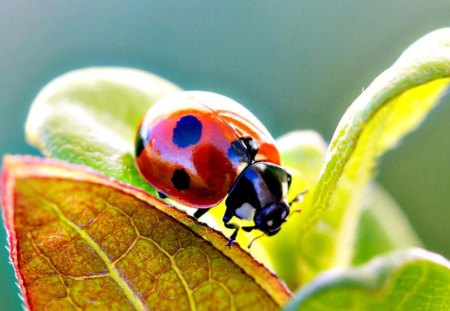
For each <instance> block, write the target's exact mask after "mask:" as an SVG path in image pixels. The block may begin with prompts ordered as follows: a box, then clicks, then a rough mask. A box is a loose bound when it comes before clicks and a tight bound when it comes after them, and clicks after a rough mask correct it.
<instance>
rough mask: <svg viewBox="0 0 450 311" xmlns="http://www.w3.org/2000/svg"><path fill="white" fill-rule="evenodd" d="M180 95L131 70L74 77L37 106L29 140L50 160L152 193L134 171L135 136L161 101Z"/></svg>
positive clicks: (52, 87) (58, 82)
mask: <svg viewBox="0 0 450 311" xmlns="http://www.w3.org/2000/svg"><path fill="white" fill-rule="evenodd" d="M179 90H180V89H179V88H178V87H177V86H175V85H173V84H172V83H170V82H168V81H166V80H163V79H161V78H159V77H157V76H155V75H152V74H149V73H146V72H144V71H140V70H135V69H129V68H101V67H100V68H88V69H81V70H77V71H73V72H69V73H67V74H65V75H62V76H61V77H59V78H57V79H55V80H53V81H52V82H50V83H49V84H48V85H47V86H45V88H44V89H43V90H42V91H41V92H40V93H39V95H38V96H37V97H36V99H35V100H34V102H33V104H32V106H31V109H30V112H29V114H28V118H27V122H26V126H25V131H26V136H27V140H28V142H29V143H30V144H32V145H34V146H36V147H37V148H38V149H39V150H41V151H42V152H43V153H44V154H45V155H46V156H48V157H52V158H58V159H62V160H66V161H68V162H71V163H75V164H83V165H87V166H90V167H92V168H94V169H96V170H98V171H100V172H103V173H104V174H106V175H107V176H109V177H114V178H116V179H117V180H120V181H122V182H125V183H129V184H131V185H134V186H137V187H140V188H143V189H146V190H147V191H152V188H151V187H150V186H149V185H148V184H147V183H145V182H144V181H143V180H142V178H141V177H140V175H139V173H138V172H137V170H136V168H135V165H134V155H133V154H134V133H135V131H136V128H137V125H138V123H139V121H140V120H141V118H143V116H144V114H145V112H146V111H147V109H148V108H149V107H150V106H151V105H152V104H153V103H154V102H155V101H156V100H158V99H159V98H160V97H162V96H164V95H165V94H168V93H172V92H177V91H179Z"/></svg>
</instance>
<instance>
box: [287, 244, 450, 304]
mask: <svg viewBox="0 0 450 311" xmlns="http://www.w3.org/2000/svg"><path fill="white" fill-rule="evenodd" d="M449 309H450V262H449V261H448V260H446V259H445V258H443V257H441V256H439V255H437V254H433V253H430V252H427V251H425V250H422V249H411V250H408V251H398V252H395V253H392V254H389V255H386V256H380V257H377V258H376V259H374V260H372V261H371V262H370V263H368V264H366V265H364V266H361V267H357V268H354V269H344V270H337V271H330V272H325V273H323V274H321V275H319V276H318V277H317V278H316V279H315V280H314V281H312V282H311V283H309V284H308V285H307V286H306V287H304V288H303V289H302V290H300V291H299V292H298V293H297V294H296V295H295V296H294V298H293V299H292V300H291V301H290V302H289V304H288V305H286V306H285V307H284V309H283V310H284V311H294V310H311V311H312V310H345V311H350V310H367V311H370V310H374V311H375V310H424V311H426V310H433V311H439V310H442V311H444V310H449Z"/></svg>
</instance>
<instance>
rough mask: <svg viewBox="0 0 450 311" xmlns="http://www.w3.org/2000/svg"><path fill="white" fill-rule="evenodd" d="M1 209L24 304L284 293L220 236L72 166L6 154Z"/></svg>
mask: <svg viewBox="0 0 450 311" xmlns="http://www.w3.org/2000/svg"><path fill="white" fill-rule="evenodd" d="M2 207H3V212H4V216H5V223H6V227H7V229H8V233H9V235H8V236H9V244H10V250H11V260H12V262H13V264H14V266H15V269H16V272H17V277H18V281H19V284H20V287H21V290H22V296H23V299H24V303H25V305H26V306H27V307H28V308H29V309H32V310H43V309H45V310H78V309H87V310H91V309H96V310H97V309H101V310H149V309H151V310H274V309H276V308H278V307H280V306H281V305H282V304H284V303H286V302H287V300H288V299H289V297H290V293H289V291H288V290H287V289H286V287H285V286H284V285H283V284H282V283H281V282H280V281H279V280H278V278H277V277H276V276H275V275H274V274H272V273H271V272H269V271H268V270H267V269H266V268H264V267H263V266H262V265H261V264H259V263H258V262H256V261H255V260H254V259H253V258H252V257H251V256H249V255H248V254H247V253H245V252H244V251H243V250H242V249H241V248H239V247H238V246H237V245H235V246H233V247H231V248H229V247H227V246H226V244H227V239H226V238H224V237H223V235H221V234H218V233H217V232H216V231H214V230H212V229H210V228H208V227H206V226H203V225H201V224H200V223H198V222H197V221H195V220H194V219H192V218H190V217H188V216H187V215H186V214H184V213H182V212H180V211H178V210H176V209H174V208H173V207H171V206H169V205H167V204H165V203H164V202H162V201H160V200H157V199H156V198H154V197H152V196H150V195H149V194H147V193H145V192H143V191H141V190H139V189H136V188H134V187H129V186H126V185H123V184H120V183H118V182H116V181H114V180H111V179H108V178H106V177H104V176H103V175H99V174H97V173H92V172H89V171H86V170H84V169H82V168H80V167H74V166H71V165H68V164H66V163H62V162H56V161H50V160H44V159H40V158H33V157H11V156H8V157H6V158H5V160H4V169H3V172H2Z"/></svg>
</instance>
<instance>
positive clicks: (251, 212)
mask: <svg viewBox="0 0 450 311" xmlns="http://www.w3.org/2000/svg"><path fill="white" fill-rule="evenodd" d="M255 211H256V208H255V207H254V206H253V205H251V204H250V203H244V204H242V205H241V206H240V207H238V208H237V209H236V211H235V213H236V216H237V217H239V218H240V219H245V220H252V219H253V216H255Z"/></svg>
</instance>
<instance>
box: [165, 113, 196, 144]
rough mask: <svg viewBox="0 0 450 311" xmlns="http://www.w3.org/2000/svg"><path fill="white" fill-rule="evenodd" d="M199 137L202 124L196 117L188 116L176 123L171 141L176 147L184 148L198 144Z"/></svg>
mask: <svg viewBox="0 0 450 311" xmlns="http://www.w3.org/2000/svg"><path fill="white" fill-rule="evenodd" d="M201 137H202V123H201V122H200V121H199V120H198V119H197V118H196V117H194V116H191V115H188V116H184V117H182V118H180V120H178V121H177V126H176V127H175V128H174V129H173V139H172V140H173V143H174V144H175V145H177V146H178V147H181V148H185V147H188V146H189V145H195V144H196V143H198V142H199V140H200V138H201Z"/></svg>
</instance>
